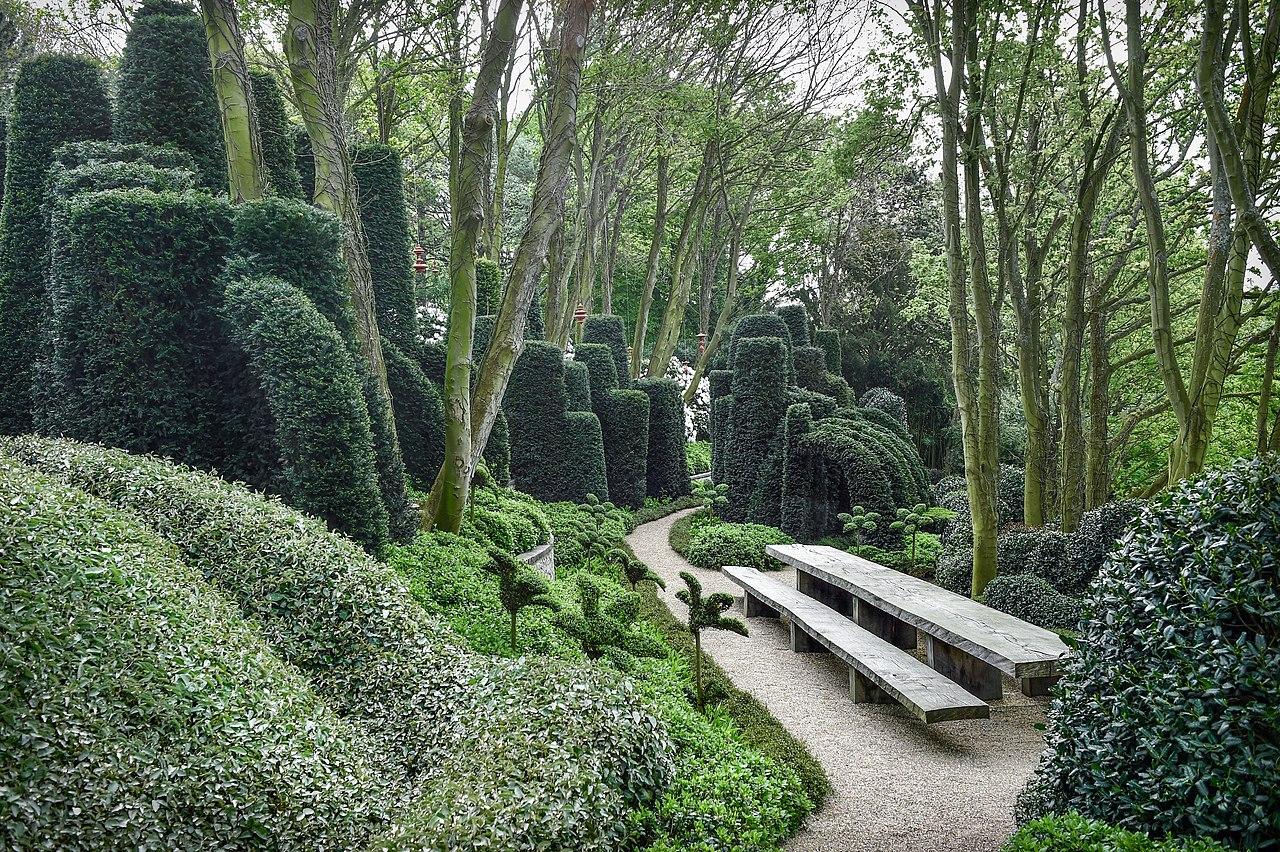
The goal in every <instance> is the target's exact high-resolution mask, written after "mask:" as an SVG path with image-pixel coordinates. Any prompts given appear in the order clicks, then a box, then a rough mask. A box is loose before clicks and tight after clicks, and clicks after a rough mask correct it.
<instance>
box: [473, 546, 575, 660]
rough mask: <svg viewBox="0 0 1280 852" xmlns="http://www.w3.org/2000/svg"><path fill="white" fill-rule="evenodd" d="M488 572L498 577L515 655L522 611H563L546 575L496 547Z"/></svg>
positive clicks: (500, 596)
mask: <svg viewBox="0 0 1280 852" xmlns="http://www.w3.org/2000/svg"><path fill="white" fill-rule="evenodd" d="M485 570H486V571H488V572H489V573H491V574H493V575H494V576H496V577H497V578H498V599H499V600H500V601H502V607H503V609H505V610H506V611H507V614H508V615H510V616H511V633H510V648H511V653H512V654H514V653H516V651H517V649H518V647H519V646H518V645H517V644H516V619H517V618H518V617H519V615H520V610H522V609H524V608H526V607H531V606H540V607H543V608H544V609H549V610H552V611H555V610H558V609H559V608H560V604H559V602H557V601H556V599H555V598H553V597H551V586H550V584H549V583H548V582H547V577H546V575H545V574H543V573H542V572H541V571H539V570H538V569H536V568H532V567H530V566H528V565H526V564H524V563H523V562H521V561H520V560H518V559H515V558H513V557H512V556H511V555H510V554H508V553H506V552H505V551H502V550H498V549H497V548H494V549H492V550H490V551H489V562H488V564H486V565H485ZM588 653H589V652H588Z"/></svg>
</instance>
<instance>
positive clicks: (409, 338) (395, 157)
mask: <svg viewBox="0 0 1280 852" xmlns="http://www.w3.org/2000/svg"><path fill="white" fill-rule="evenodd" d="M351 174H352V177H353V178H354V179H355V184H356V192H357V194H358V197H359V202H360V223H361V225H362V226H363V228H364V239H365V245H366V247H367V248H368V251H369V272H370V275H371V277H372V279H373V295H374V298H375V303H376V305H377V308H378V328H379V329H380V330H381V332H382V334H383V335H385V336H386V338H387V339H388V340H390V341H391V342H392V343H394V344H395V345H396V346H399V347H400V348H401V349H402V350H403V351H405V352H412V351H414V349H416V348H417V346H418V313H417V301H416V300H415V299H414V295H413V242H412V238H411V237H410V234H409V208H408V205H407V204H406V202H405V198H404V168H403V166H402V165H401V163H400V155H399V154H398V153H396V151H395V149H394V148H392V147H391V146H389V145H375V144H362V145H358V146H356V147H355V148H354V149H353V150H352V154H351ZM485 313H489V311H485ZM481 351H482V350H477V354H479V353H480V352H481Z"/></svg>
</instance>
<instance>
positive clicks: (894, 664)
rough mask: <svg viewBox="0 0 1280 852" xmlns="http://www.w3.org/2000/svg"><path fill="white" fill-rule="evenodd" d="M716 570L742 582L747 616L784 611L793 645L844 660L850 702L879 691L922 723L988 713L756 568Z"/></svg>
mask: <svg viewBox="0 0 1280 852" xmlns="http://www.w3.org/2000/svg"><path fill="white" fill-rule="evenodd" d="M721 570H722V571H723V573H724V575H725V576H726V577H728V578H729V579H731V580H733V581H734V582H735V583H737V584H738V585H740V586H742V588H743V590H744V592H745V593H746V595H747V614H748V616H752V615H759V614H773V613H776V614H778V615H785V616H786V617H787V618H788V619H789V620H790V621H791V630H792V648H793V649H795V650H798V651H810V650H817V648H815V647H814V643H821V645H822V646H823V647H825V648H826V649H827V650H828V651H830V652H831V653H833V654H835V655H836V656H837V657H839V658H840V659H841V660H842V661H843V662H844V663H846V664H847V665H848V666H849V668H850V676H849V684H850V691H851V693H852V694H853V696H854V700H855V701H875V700H877V696H876V695H875V691H876V690H880V691H882V692H884V693H887V694H888V695H889V696H891V697H892V698H894V699H896V700H897V701H898V702H899V703H901V704H902V705H903V706H904V707H906V708H907V710H909V711H910V712H911V713H912V714H913V715H915V716H916V717H917V718H919V719H920V720H921V721H923V722H927V723H932V722H944V721H948V720H951V719H986V718H989V717H990V715H991V708H990V707H989V706H987V704H986V702H984V701H982V700H981V699H979V698H977V697H975V696H973V695H971V694H970V693H968V692H966V691H965V690H964V689H963V688H961V687H960V686H959V684H956V683H954V682H952V681H950V680H948V679H947V678H945V677H943V676H941V675H940V674H938V673H937V672H935V671H934V670H933V669H931V668H929V667H928V666H927V665H925V664H924V663H922V662H921V661H920V660H918V659H916V658H915V657H913V656H911V655H910V654H908V653H907V652H905V651H903V650H901V649H899V648H895V647H894V646H893V645H891V644H889V643H888V642H886V641H885V640H883V639H881V638H880V637H879V636H876V635H875V634H873V633H871V632H870V631H868V630H865V629H863V628H861V627H859V626H858V625H856V624H854V623H853V622H851V621H849V620H848V619H847V618H845V617H844V616H842V615H840V614H839V613H838V612H836V611H835V610H832V609H831V608H830V607H827V606H824V605H823V604H821V603H819V602H818V601H816V600H814V599H813V598H811V597H808V596H807V595H804V594H801V593H800V592H798V591H796V590H795V589H793V588H791V587H790V586H788V585H786V584H785V583H782V582H779V581H778V580H775V579H773V578H771V577H767V576H765V575H764V574H763V573H761V572H760V571H758V570H756V569H755V568H742V567H737V566H730V565H726V566H725V567H724V568H723V569H721ZM797 634H799V635H797ZM869 687H870V688H869Z"/></svg>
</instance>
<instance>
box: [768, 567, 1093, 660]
mask: <svg viewBox="0 0 1280 852" xmlns="http://www.w3.org/2000/svg"><path fill="white" fill-rule="evenodd" d="M765 552H766V553H768V554H769V555H770V556H772V557H774V558H775V559H779V560H781V561H783V562H785V563H787V564H788V565H792V566H794V567H795V569H796V570H797V571H798V572H803V573H807V574H811V575H813V576H815V577H817V578H818V579H820V580H822V581H824V582H826V583H830V584H831V585H833V586H835V587H837V588H839V589H844V590H845V591H847V592H849V593H850V594H852V595H853V596H854V597H856V598H859V599H860V600H864V601H866V602H867V603H869V604H871V605H872V606H874V607H875V608H877V609H879V610H882V611H884V612H885V613H887V614H889V615H890V616H892V617H894V618H897V619H899V620H901V621H903V622H906V623H907V624H910V625H913V626H915V627H916V628H917V629H919V630H922V631H924V632H925V633H927V634H929V635H930V636H934V637H936V638H938V639H940V640H942V641H943V642H945V643H946V644H948V645H950V646H952V647H954V648H957V649H959V650H960V651H963V652H964V653H967V654H970V655H972V656H974V657H977V658H978V659H979V660H982V661H983V662H985V663H987V664H988V665H991V666H994V667H995V668H997V669H999V670H1000V671H1002V672H1004V673H1005V674H1008V675H1009V676H1010V677H1013V678H1017V679H1027V678H1046V677H1054V676H1056V675H1057V674H1058V664H1059V662H1060V661H1061V660H1063V659H1064V658H1066V657H1068V656H1070V654H1071V651H1070V649H1069V648H1067V645H1066V643H1064V642H1063V641H1062V637H1060V636H1058V634H1056V633H1054V632H1053V631H1052V630H1046V629H1044V628H1043V627H1038V626H1036V625H1034V624H1029V623H1027V622H1025V621H1023V620H1022V619H1020V618H1015V617H1013V616H1012V615H1009V614H1008V613H1004V612H1000V611H999V610H996V609H992V608H991V607H989V606H985V605H983V604H980V603H978V602H977V601H975V600H971V599H970V598H967V597H964V596H963V595H957V594H955V593H954V592H949V591H947V590H946V589H943V588H941V587H939V586H935V585H933V584H932V583H930V582H928V581H926V580H921V579H918V578H916V577H912V576H910V575H908V574H904V573H902V572H901V571H895V570H893V569H892V568H886V567H884V566H883V565H877V564H876V563H874V562H870V561H868V560H866V559H863V558H861V557H859V556H854V555H853V554H851V553H846V552H845V551H843V550H837V549H836V548H834V547H826V546H824V545H806V544H782V545H778V544H771V545H768V546H767V547H766V548H765Z"/></svg>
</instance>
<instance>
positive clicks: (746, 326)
mask: <svg viewBox="0 0 1280 852" xmlns="http://www.w3.org/2000/svg"><path fill="white" fill-rule="evenodd" d="M757 337H776V338H778V339H779V340H781V341H782V343H783V347H784V348H785V349H786V353H787V357H786V359H785V360H784V363H783V372H784V375H785V378H786V381H787V384H791V383H793V382H794V381H795V370H794V366H793V363H792V357H791V350H792V349H793V348H794V347H793V346H792V343H791V329H790V328H788V327H787V323H786V321H785V320H783V319H782V317H780V316H778V315H777V314H748V315H747V316H745V317H743V318H742V319H740V320H738V323H737V325H735V326H734V327H733V335H732V336H731V337H730V338H729V353H728V358H729V369H731V370H732V369H735V367H736V366H737V363H738V348H739V344H740V343H741V342H742V341H745V340H751V339H753V338H757Z"/></svg>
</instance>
